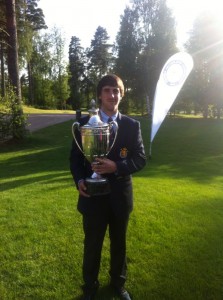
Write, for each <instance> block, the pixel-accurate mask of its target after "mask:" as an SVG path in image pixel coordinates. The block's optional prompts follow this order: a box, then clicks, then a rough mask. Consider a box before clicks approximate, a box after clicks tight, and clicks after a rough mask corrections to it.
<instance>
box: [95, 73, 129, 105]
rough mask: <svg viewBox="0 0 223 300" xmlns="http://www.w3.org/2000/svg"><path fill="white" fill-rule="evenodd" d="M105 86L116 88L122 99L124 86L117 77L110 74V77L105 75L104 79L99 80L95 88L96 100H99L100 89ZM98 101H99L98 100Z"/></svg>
mask: <svg viewBox="0 0 223 300" xmlns="http://www.w3.org/2000/svg"><path fill="white" fill-rule="evenodd" d="M106 85H110V86H113V87H118V88H119V89H120V94H121V96H122V97H123V96H124V93H125V92H124V84H123V82H122V80H121V78H119V77H118V76H117V75H114V74H110V75H105V76H104V77H102V78H101V80H100V81H99V83H98V86H97V98H98V99H99V97H100V95H101V91H102V88H103V87H104V86H106ZM99 101H100V99H99Z"/></svg>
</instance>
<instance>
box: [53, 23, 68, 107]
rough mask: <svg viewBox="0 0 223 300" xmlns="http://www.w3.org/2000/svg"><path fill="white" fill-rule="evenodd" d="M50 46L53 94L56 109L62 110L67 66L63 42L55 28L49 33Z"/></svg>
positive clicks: (60, 33)
mask: <svg viewBox="0 0 223 300" xmlns="http://www.w3.org/2000/svg"><path fill="white" fill-rule="evenodd" d="M50 37H51V45H52V50H51V54H52V58H51V60H52V68H51V78H52V79H53V82H54V84H53V85H54V88H53V94H54V99H55V101H56V103H57V108H61V109H63V107H64V105H65V104H66V99H67V98H68V85H67V82H68V76H67V70H66V68H67V65H66V63H65V61H64V45H65V40H64V38H63V36H62V32H61V30H60V29H59V28H57V27H55V26H54V28H53V29H52V31H51V35H50Z"/></svg>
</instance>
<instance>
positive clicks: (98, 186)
mask: <svg viewBox="0 0 223 300" xmlns="http://www.w3.org/2000/svg"><path fill="white" fill-rule="evenodd" d="M85 185H86V187H87V190H86V192H87V194H89V195H90V196H102V195H107V194H109V193H110V192H111V190H110V184H109V181H108V180H107V179H106V178H86V180H85Z"/></svg>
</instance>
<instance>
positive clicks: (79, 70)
mask: <svg viewBox="0 0 223 300" xmlns="http://www.w3.org/2000/svg"><path fill="white" fill-rule="evenodd" d="M84 71H85V66H84V49H83V48H82V47H81V44H80V39H79V38H78V37H76V36H72V37H71V42H70V45H69V72H70V78H69V86H70V91H71V94H70V99H69V104H71V105H72V107H73V109H80V106H81V87H82V86H81V81H82V80H83V79H84Z"/></svg>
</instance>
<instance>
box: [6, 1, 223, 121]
mask: <svg viewBox="0 0 223 300" xmlns="http://www.w3.org/2000/svg"><path fill="white" fill-rule="evenodd" d="M220 28H221V27H220V25H219V23H218V20H217V19H216V18H215V17H214V16H212V15H211V14H210V13H209V12H208V13H207V14H205V13H203V14H202V15H200V16H199V17H198V18H197V19H196V20H195V22H194V27H193V29H192V31H191V33H190V38H189V40H188V42H187V43H186V45H185V49H186V50H187V51H188V52H189V53H191V54H192V56H193V58H194V61H195V68H194V70H193V71H192V74H191V76H190V77H189V79H188V80H187V82H186V84H185V86H184V88H183V90H182V91H181V93H180V95H179V97H178V99H177V101H176V102H175V105H174V107H173V109H174V110H175V111H185V112H188V113H191V112H192V111H194V112H195V113H198V112H203V114H204V116H205V117H207V116H213V117H215V116H217V117H220V115H221V112H222V99H221V97H222V96H221V95H222V94H223V93H222V88H223V85H222V78H223V77H222V71H223V70H222V67H223V66H222V64H223V60H222V53H221V48H222V40H223V31H222V30H220ZM176 42H177V39H176V26H175V19H174V17H173V15H172V12H171V10H170V9H169V8H168V6H167V3H166V0H132V1H131V5H130V6H126V8H125V10H124V12H123V14H122V15H121V16H120V28H119V31H118V32H117V36H116V41H115V43H114V44H110V43H109V35H108V33H107V30H106V28H103V27H101V26H99V27H98V28H96V30H95V34H94V36H93V37H92V40H91V43H90V45H89V47H88V48H86V49H84V48H83V47H82V46H81V40H80V39H79V37H78V36H72V37H71V40H70V44H69V53H68V57H67V59H66V60H65V55H66V54H65V53H64V49H65V47H64V45H65V40H64V38H63V33H62V32H61V30H60V29H59V28H56V27H55V28H52V29H50V30H49V29H47V26H46V23H45V19H44V12H43V11H42V9H41V8H40V7H38V0H16V1H15V0H0V61H1V86H0V90H1V97H2V99H4V97H5V96H6V91H7V88H8V87H9V85H12V86H13V87H14V89H13V92H14V93H15V95H16V101H15V104H16V105H17V106H18V107H20V109H19V110H17V111H20V113H21V114H22V110H21V101H23V103H26V104H28V105H33V106H36V107H42V108H59V109H63V108H68V107H70V108H73V109H81V108H87V107H88V105H89V101H90V100H91V99H92V98H95V97H96V91H95V89H96V84H97V81H98V79H99V78H100V77H101V76H102V75H104V74H106V73H109V72H114V73H116V74H118V75H120V76H121V77H122V78H123V80H124V82H125V88H126V93H125V94H126V96H125V101H123V102H122V106H121V109H122V110H123V111H124V112H126V113H127V112H129V111H137V112H141V113H142V114H143V113H146V112H147V108H146V99H147V98H148V99H149V100H150V103H151V105H152V99H153V96H154V92H155V87H156V83H157V80H158V77H159V74H160V71H161V69H162V66H163V65H164V63H165V61H166V60H167V59H168V58H169V57H170V56H171V55H172V54H174V53H176V52H177V51H178V49H177V46H176Z"/></svg>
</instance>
